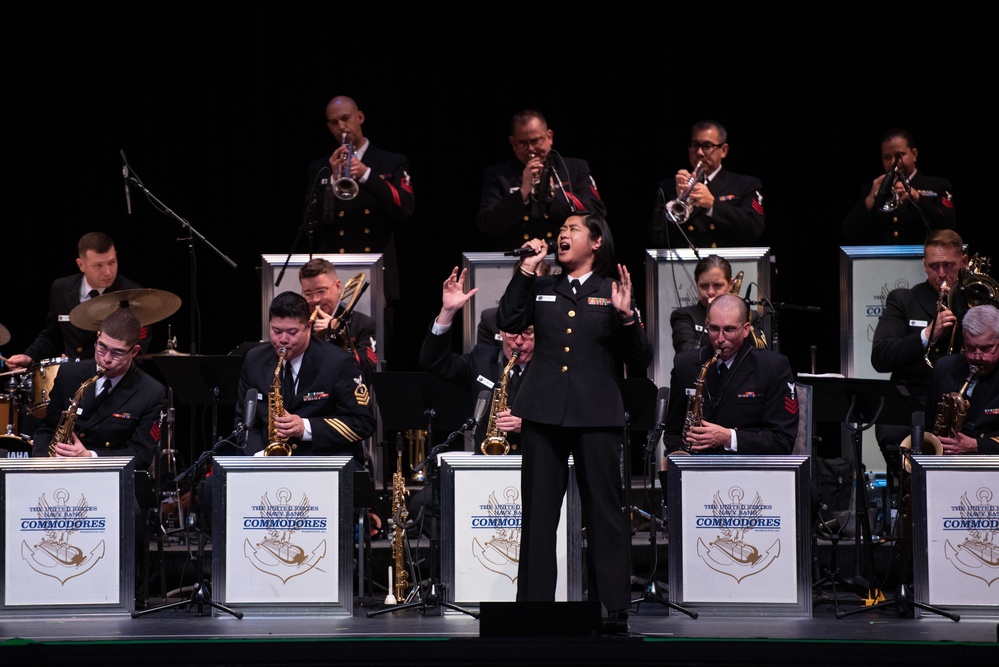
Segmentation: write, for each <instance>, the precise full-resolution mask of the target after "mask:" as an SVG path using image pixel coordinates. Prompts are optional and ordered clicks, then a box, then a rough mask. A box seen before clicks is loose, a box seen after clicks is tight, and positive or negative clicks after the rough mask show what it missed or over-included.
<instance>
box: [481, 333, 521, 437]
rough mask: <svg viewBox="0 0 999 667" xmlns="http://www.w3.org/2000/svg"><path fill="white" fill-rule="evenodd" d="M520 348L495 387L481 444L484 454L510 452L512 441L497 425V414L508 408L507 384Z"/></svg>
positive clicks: (513, 355)
mask: <svg viewBox="0 0 999 667" xmlns="http://www.w3.org/2000/svg"><path fill="white" fill-rule="evenodd" d="M519 356H520V350H514V351H513V354H511V355H510V361H508V362H507V364H506V367H505V368H504V369H503V377H502V378H500V383H499V386H498V387H496V388H495V389H493V403H492V407H491V408H490V410H489V425H488V426H487V427H486V437H485V439H484V440H483V441H482V444H481V445H480V446H479V449H481V450H482V453H483V454H486V455H488V456H497V455H503V454H509V453H510V441H509V440H507V439H506V431H501V430H499V429H498V428H497V427H496V415H498V414H499V413H501V412H506V410H507V393H506V384H507V382H509V380H510V369H511V368H513V365H514V364H515V363H516V362H517V357H519Z"/></svg>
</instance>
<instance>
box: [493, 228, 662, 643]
mask: <svg viewBox="0 0 999 667" xmlns="http://www.w3.org/2000/svg"><path fill="white" fill-rule="evenodd" d="M526 245H528V246H530V247H531V248H533V249H534V252H535V254H534V255H531V256H530V257H527V258H525V259H523V260H522V262H523V263H522V265H521V267H520V271H518V272H517V273H516V274H515V275H514V276H513V278H512V279H511V281H510V284H509V285H508V286H507V288H506V292H505V293H504V294H503V296H502V298H501V299H500V303H499V312H498V314H497V324H498V325H499V327H500V329H501V330H502V331H525V330H527V329H528V327H531V326H533V327H534V335H535V339H534V340H535V347H534V356H533V357H532V361H531V364H530V366H529V367H528V369H527V374H526V375H525V376H524V380H523V382H522V384H521V386H520V391H519V392H518V394H517V399H516V401H514V404H513V414H514V415H516V416H517V417H520V418H521V419H522V420H523V422H522V427H521V450H522V451H523V456H522V459H523V461H522V469H521V493H522V498H523V530H522V533H521V536H522V537H521V539H522V541H521V549H520V567H519V570H518V579H517V600H518V601H552V600H554V599H555V586H556V579H557V567H556V558H555V533H556V529H557V527H558V523H559V515H560V508H561V506H562V501H563V498H564V496H565V492H566V488H567V483H568V472H569V467H568V459H569V456H570V455H572V456H573V458H574V460H575V467H576V473H577V476H578V479H579V490H580V498H581V501H582V507H583V512H582V514H583V523H584V525H585V527H586V539H587V545H588V546H587V567H586V570H587V577H588V579H589V588H588V590H589V595H590V598H591V599H599V601H600V602H601V604H602V605H603V607H604V608H605V609H606V610H607V612H608V618H609V619H610V620H611V621H612V622H613V623H615V624H618V625H619V624H621V623H624V624H626V623H627V609H628V608H629V607H630V605H631V600H630V597H631V594H630V583H629V533H630V529H629V526H628V521H627V518H626V516H625V514H624V512H623V511H622V508H621V494H622V480H621V466H620V456H621V439H622V432H623V429H624V426H625V414H624V401H623V399H622V397H621V393H620V390H619V389H618V382H617V381H618V379H619V377H620V376H621V370H620V369H621V368H622V367H623V363H627V365H628V366H629V367H631V368H640V369H645V368H647V367H648V365H649V363H651V361H652V346H651V345H650V344H649V340H648V338H647V337H646V334H645V328H644V326H643V325H642V322H641V320H640V319H639V317H638V310H637V309H636V308H635V304H634V302H633V299H632V285H631V276H630V275H629V273H628V270H627V269H626V268H624V267H623V266H622V265H620V264H617V260H616V257H615V254H614V241H613V238H612V236H611V232H610V228H609V227H608V226H607V223H606V222H605V221H604V219H603V218H602V217H600V216H599V215H597V214H595V213H582V214H580V215H572V216H570V217H568V218H567V219H566V220H565V222H564V223H563V224H562V227H561V228H560V229H559V232H558V239H557V254H556V258H557V262H558V264H559V265H560V266H561V267H562V274H560V275H549V276H537V275H536V268H537V266H538V265H539V264H540V263H541V261H542V260H543V259H544V257H545V255H546V254H547V252H548V248H547V242H546V241H545V240H542V239H540V238H533V239H531V240H530V241H529V242H528V243H527V244H526Z"/></svg>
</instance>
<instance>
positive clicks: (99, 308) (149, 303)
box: [69, 289, 180, 331]
mask: <svg viewBox="0 0 999 667" xmlns="http://www.w3.org/2000/svg"><path fill="white" fill-rule="evenodd" d="M119 308H128V309H129V310H131V311H132V313H133V314H134V315H135V316H136V317H138V318H139V323H140V324H142V326H148V325H150V324H154V323H156V322H159V321H160V320H165V319H166V318H168V317H170V316H171V315H173V314H174V313H176V312H177V311H178V310H179V309H180V297H179V296H177V295H176V294H172V293H171V292H165V291H163V290H158V289H126V290H121V291H118V292H105V293H104V294H101V295H100V296H95V297H94V298H92V299H90V300H89V301H84V302H83V303H81V304H80V305H79V306H77V307H75V308H73V310H71V311H70V312H69V321H70V322H71V323H72V324H74V325H76V326H78V327H80V328H81V329H83V330H85V331H99V330H100V328H101V322H103V321H104V318H105V317H107V316H108V315H110V314H111V313H113V312H114V311H116V310H118V309H119Z"/></svg>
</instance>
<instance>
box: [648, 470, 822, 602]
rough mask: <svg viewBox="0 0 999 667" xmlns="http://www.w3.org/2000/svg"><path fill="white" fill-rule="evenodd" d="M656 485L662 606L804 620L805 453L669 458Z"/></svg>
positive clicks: (808, 561) (807, 592) (808, 595)
mask: <svg viewBox="0 0 999 667" xmlns="http://www.w3.org/2000/svg"><path fill="white" fill-rule="evenodd" d="M666 478H667V488H666V494H667V499H668V505H667V507H668V517H669V518H668V522H667V526H668V530H669V584H670V585H669V597H670V602H671V603H673V604H675V605H678V606H682V607H684V608H686V609H690V610H694V611H697V612H698V613H700V614H713V615H717V616H789V617H802V618H811V616H812V553H811V539H810V538H811V524H810V516H809V514H810V509H811V501H810V490H809V484H810V479H811V475H810V471H809V464H808V457H807V456H733V455H722V456H708V455H698V456H685V455H677V454H672V455H670V457H669V466H668V469H667V475H666ZM671 613H673V612H671Z"/></svg>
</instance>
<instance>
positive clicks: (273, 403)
mask: <svg viewBox="0 0 999 667" xmlns="http://www.w3.org/2000/svg"><path fill="white" fill-rule="evenodd" d="M287 353H288V351H287V350H286V349H284V348H283V347H282V348H281V349H280V350H278V362H277V366H276V367H275V368H274V379H273V380H271V392H270V393H269V394H267V446H266V447H264V456H291V450H293V449H295V445H293V444H288V438H283V437H281V436H279V435H278V432H277V418H278V417H284V396H282V394H281V371H282V369H283V368H284V355H286V354H287Z"/></svg>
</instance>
